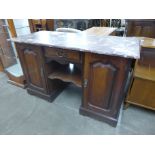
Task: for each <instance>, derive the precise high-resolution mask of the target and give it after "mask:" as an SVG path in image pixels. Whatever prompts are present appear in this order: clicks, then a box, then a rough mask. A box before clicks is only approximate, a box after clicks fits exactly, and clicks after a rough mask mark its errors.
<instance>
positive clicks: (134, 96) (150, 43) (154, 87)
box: [125, 19, 155, 110]
mask: <svg viewBox="0 0 155 155" xmlns="http://www.w3.org/2000/svg"><path fill="white" fill-rule="evenodd" d="M126 36H138V37H139V39H140V40H141V53H140V60H137V61H136V62H133V67H134V70H133V75H132V79H131V83H130V88H129V91H128V95H127V97H126V103H125V108H127V107H128V106H129V105H130V104H134V105H138V106H141V107H145V108H149V109H153V110H155V65H154V64H155V39H152V38H155V20H153V19H148V20H143V19H138V20H136V19H134V20H133V19H132V20H126ZM146 37H152V38H146Z"/></svg>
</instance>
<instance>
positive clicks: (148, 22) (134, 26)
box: [126, 19, 155, 38]
mask: <svg viewBox="0 0 155 155" xmlns="http://www.w3.org/2000/svg"><path fill="white" fill-rule="evenodd" d="M126 36H142V37H150V38H155V20H154V19H128V20H126Z"/></svg>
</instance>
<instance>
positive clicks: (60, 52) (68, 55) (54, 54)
mask: <svg viewBox="0 0 155 155" xmlns="http://www.w3.org/2000/svg"><path fill="white" fill-rule="evenodd" d="M45 57H47V58H52V59H59V60H61V59H62V60H66V61H71V62H75V63H80V62H81V53H80V52H78V51H72V50H67V49H59V48H53V47H46V48H45Z"/></svg>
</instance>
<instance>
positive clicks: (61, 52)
mask: <svg viewBox="0 0 155 155" xmlns="http://www.w3.org/2000/svg"><path fill="white" fill-rule="evenodd" d="M57 55H58V57H64V58H67V57H68V55H67V53H64V52H63V51H59V52H58V53H57Z"/></svg>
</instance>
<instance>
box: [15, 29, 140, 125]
mask: <svg viewBox="0 0 155 155" xmlns="http://www.w3.org/2000/svg"><path fill="white" fill-rule="evenodd" d="M61 34H62V33H60V32H57V33H56V32H49V31H44V32H41V31H40V32H37V33H35V35H34V34H31V35H28V36H21V37H18V38H14V39H12V41H15V42H16V47H17V51H18V54H19V58H20V61H21V64H22V68H23V71H24V75H25V77H26V81H27V84H28V88H27V91H28V92H29V93H30V94H34V95H36V96H40V97H42V98H44V99H47V100H49V101H52V100H54V99H55V98H56V96H57V95H58V94H59V93H60V92H61V91H62V90H63V88H64V87H65V86H66V85H67V84H68V83H69V82H71V83H73V84H75V85H76V86H78V87H80V88H82V92H83V95H82V104H81V108H80V113H81V114H83V115H86V116H90V117H93V118H96V119H98V120H101V121H105V122H107V123H109V124H111V125H113V126H116V124H117V121H118V116H119V111H120V106H121V104H122V101H123V100H124V96H125V94H124V90H125V86H126V81H127V77H128V72H129V69H130V65H131V59H132V58H138V57H139V51H138V46H139V45H138V42H137V40H136V39H132V38H130V39H125V38H120V37H118V38H115V37H114V38H112V36H111V37H110V40H109V41H108V38H103V37H102V36H95V35H94V36H93V37H92V36H91V35H83V34H82V33H80V34H81V36H80V34H77V33H74V34H71V33H64V34H63V35H61ZM83 36H84V37H83ZM30 37H31V40H29V38H30ZM44 38H47V40H44ZM104 39H105V40H104ZM117 39H118V41H117ZM131 40H132V42H133V41H135V46H134V47H135V49H134V51H135V55H133V54H132V51H130V50H133V44H132V47H131V48H130V41H131ZM105 41H106V44H105V45H104V42H105ZM124 41H125V45H126V44H128V48H129V49H126V50H129V51H128V54H127V56H128V57H129V58H128V57H126V55H125V57H124V55H123V54H124V48H123V50H122V51H121V49H120V50H119V52H118V53H116V51H114V49H115V48H113V47H114V45H115V46H117V47H118V46H119V43H121V44H122V46H123V45H124V44H123V42H124ZM108 42H109V45H108ZM116 42H117V43H116ZM83 43H85V44H83ZM104 46H106V47H104ZM122 46H121V47H122ZM104 48H106V49H104ZM100 49H102V50H100ZM103 49H104V50H103ZM116 49H117V48H116ZM111 50H112V52H111ZM108 51H109V52H108ZM113 52H115V53H116V54H115V56H113V54H112V53H113ZM69 63H73V64H74V68H73V69H71V68H69Z"/></svg>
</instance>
